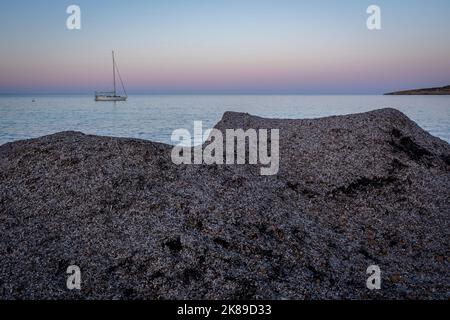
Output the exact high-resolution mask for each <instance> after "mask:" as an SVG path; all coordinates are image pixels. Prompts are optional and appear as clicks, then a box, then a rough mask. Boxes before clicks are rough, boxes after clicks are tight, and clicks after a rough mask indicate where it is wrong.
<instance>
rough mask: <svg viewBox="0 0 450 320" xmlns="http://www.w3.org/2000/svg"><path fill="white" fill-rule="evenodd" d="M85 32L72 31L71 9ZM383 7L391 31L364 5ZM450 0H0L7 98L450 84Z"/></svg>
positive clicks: (0, 61)
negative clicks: (371, 24)
mask: <svg viewBox="0 0 450 320" xmlns="http://www.w3.org/2000/svg"><path fill="white" fill-rule="evenodd" d="M70 4H77V5H79V6H80V7H81V10H82V29H81V30H80V31H70V30H67V29H66V25H65V21H66V19H67V17H68V15H67V14H66V8H67V6H68V5H70ZM370 4H377V5H379V6H380V7H381V9H382V27H383V29H382V30H381V31H369V30H368V29H367V28H366V19H367V16H368V15H367V14H366V8H367V7H368V6H369V5H370ZM449 16H450V1H448V0H428V1H423V0H383V1H381V0H372V1H365V0H341V1H337V0H305V1H301V0H271V1H268V0H183V1H182V0H164V1H158V0H146V1H144V0H129V1H123V0H108V1H106V0H95V1H92V0H76V1H75V0H74V1H54V0H46V1H44V0H37V1H36V0H35V1H31V0H29V1H25V0H14V1H6V0H5V1H1V2H0V43H1V49H0V93H91V92H93V91H95V90H104V89H110V87H111V65H110V64H111V59H110V55H111V50H112V49H114V50H115V51H116V53H117V58H118V63H119V67H120V71H121V73H122V76H123V78H124V80H125V82H126V86H127V88H128V89H129V90H128V91H129V92H130V93H155V94H181V93H192V94H198V93H205V94H214V93H218V94H226V93H230V94H232V93H236V94H240V93H254V94H283V93H298V94H371V93H382V92H386V91H393V90H400V89H408V88H415V87H428V86H440V85H447V84H450V58H449V57H450V41H449V39H450V19H449Z"/></svg>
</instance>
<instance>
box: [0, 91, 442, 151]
mask: <svg viewBox="0 0 450 320" xmlns="http://www.w3.org/2000/svg"><path fill="white" fill-rule="evenodd" d="M33 100H34V102H33ZM385 107H391V108H395V109H398V110H400V111H402V112H403V113H405V114H406V115H407V116H408V117H410V118H411V119H412V120H413V121H415V122H416V123H418V124H419V125H420V126H421V127H422V128H423V129H425V130H427V131H428V132H430V133H431V134H433V135H434V136H437V137H439V138H441V139H443V140H445V141H447V142H449V143H450V96H381V95H379V96H375V95H374V96H362V95H353V96H346V95H338V96H331V95H327V96H308V95H132V96H130V97H129V98H128V101H126V102H95V101H94V99H93V96H91V95H54V96H44V95H38V96H31V95H21V96H12V95H4V96H0V145H1V144H4V143H7V142H12V141H17V140H22V139H30V138H36V137H40V136H43V135H48V134H52V133H56V132H60V131H68V130H71V131H81V132H83V133H86V134H95V135H104V136H114V137H130V138H139V139H146V140H152V141H157V142H163V143H169V144H171V143H172V142H171V141H170V136H171V134H172V131H173V130H175V129H178V128H185V129H188V130H189V131H191V132H193V124H194V121H203V128H204V129H207V128H210V127H212V126H214V125H215V124H216V123H217V122H218V121H219V120H220V119H221V117H222V115H223V113H224V112H225V111H238V112H247V113H250V114H252V115H257V116H262V117H269V118H295V119H305V118H320V117H325V116H332V115H343V114H351V113H359V112H365V111H370V110H375V109H380V108H385ZM172 144H173V143H172Z"/></svg>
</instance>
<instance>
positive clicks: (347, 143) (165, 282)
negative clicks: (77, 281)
mask: <svg viewBox="0 0 450 320" xmlns="http://www.w3.org/2000/svg"><path fill="white" fill-rule="evenodd" d="M216 128H218V129H219V130H223V129H226V128H234V129H237V128H242V129H248V128H279V130H280V171H279V173H278V174H277V175H275V176H261V175H260V174H259V169H258V168H257V167H256V166H254V165H175V164H173V163H172V161H171V157H170V154H171V150H172V146H169V145H165V144H161V143H155V142H151V141H144V140H138V139H128V138H113V137H99V136H92V135H85V134H82V133H80V132H61V133H57V134H53V135H49V136H44V137H40V138H37V139H31V140H23V141H17V142H12V143H7V144H4V145H1V146H0V299H2V300H3V299H444V300H448V299H449V298H450V296H449V283H450V274H449V270H450V268H449V267H450V262H449V256H448V249H449V247H450V239H449V237H448V231H449V230H450V219H449V215H450V212H449V203H450V195H449V192H448V191H449V190H450V145H449V144H448V143H447V142H445V141H442V140H441V139H439V138H436V137H433V136H432V135H430V134H429V133H428V132H426V131H424V130H423V129H422V128H420V127H419V126H418V125H417V124H416V123H414V122H413V121H411V120H410V119H409V118H408V117H406V116H405V115H404V114H403V113H401V112H399V111H397V110H395V109H381V110H376V111H372V112H367V113H361V114H353V115H345V116H333V117H327V118H321V119H312V120H310V119H304V120H292V119H291V120H289V119H266V118H260V117H256V116H251V115H249V114H244V113H235V112H226V113H225V114H224V115H223V118H222V120H221V121H220V122H219V123H218V124H217V125H216ZM70 265H77V266H79V267H80V268H81V274H82V284H81V290H79V291H78V290H72V291H69V290H67V288H66V281H67V274H66V269H67V267H68V266H70ZM371 265H377V266H379V267H380V269H381V272H382V273H381V274H382V282H381V290H372V291H371V290H368V289H367V288H366V280H367V278H368V275H367V274H366V270H367V268H368V267H369V266H371Z"/></svg>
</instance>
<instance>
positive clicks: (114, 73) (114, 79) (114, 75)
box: [112, 51, 116, 96]
mask: <svg viewBox="0 0 450 320" xmlns="http://www.w3.org/2000/svg"><path fill="white" fill-rule="evenodd" d="M112 59H113V82H114V96H116V62H115V61H114V51H113V52H112Z"/></svg>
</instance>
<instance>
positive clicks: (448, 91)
mask: <svg viewBox="0 0 450 320" xmlns="http://www.w3.org/2000/svg"><path fill="white" fill-rule="evenodd" d="M385 95H390V96H404V95H450V85H449V86H445V87H436V88H425V89H413V90H405V91H397V92H390V93H385Z"/></svg>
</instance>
